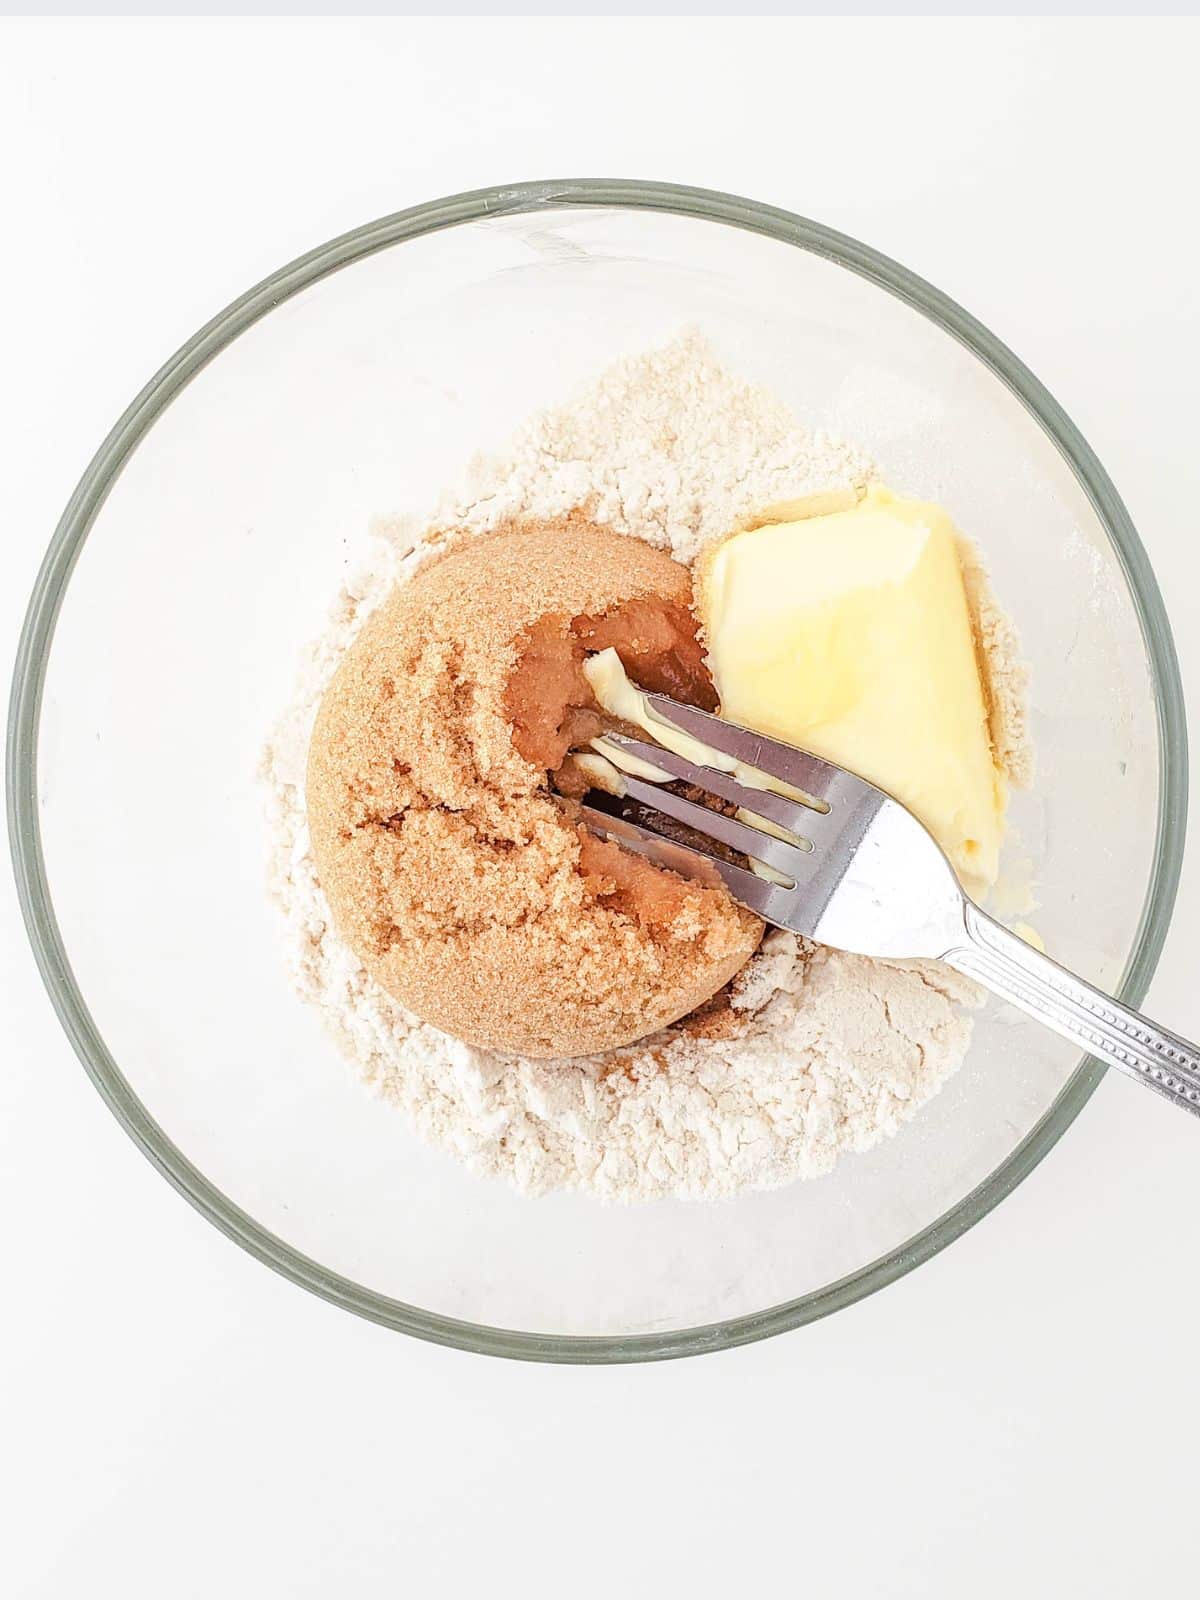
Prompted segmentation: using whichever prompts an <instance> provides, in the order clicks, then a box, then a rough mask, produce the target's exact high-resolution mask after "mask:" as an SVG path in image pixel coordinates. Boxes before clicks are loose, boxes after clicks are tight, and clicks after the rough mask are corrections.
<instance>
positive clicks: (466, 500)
mask: <svg viewBox="0 0 1200 1600" xmlns="http://www.w3.org/2000/svg"><path fill="white" fill-rule="evenodd" d="M871 470H872V469H871V464H870V462H869V461H868V460H867V459H866V457H865V456H864V455H863V454H862V453H861V452H860V451H858V450H856V449H855V448H853V447H852V446H849V445H846V444H843V443H841V442H839V441H837V440H835V439H832V438H828V437H826V436H824V435H822V434H813V433H809V432H806V431H805V430H803V429H801V428H800V427H799V426H798V425H797V423H796V421H795V419H794V418H793V417H792V416H791V415H790V414H789V413H788V412H787V410H786V408H785V407H783V406H782V405H781V403H780V402H779V401H778V400H777V399H776V398H774V397H773V396H771V395H769V394H767V393H766V392H764V391H762V390H759V389H755V388H753V387H751V386H749V385H747V384H744V383H742V382H740V381H738V380H737V379H736V378H734V377H733V376H731V375H730V374H729V373H728V372H727V371H725V370H724V369H723V368H722V367H720V366H719V365H718V364H717V362H716V361H715V359H714V357H713V355H712V353H711V352H710V350H709V349H708V347H707V346H706V345H705V343H704V342H703V340H702V339H700V338H699V337H698V336H696V335H694V334H689V335H685V336H684V337H682V338H680V339H677V340H676V341H674V342H673V343H671V344H669V345H667V346H666V347H665V348H663V349H661V350H657V351H654V352H651V353H649V354H647V355H644V356H640V357H636V358H633V359H629V360H625V361H622V362H619V363H617V364H616V365H615V366H614V367H612V368H611V369H610V370H609V371H608V372H607V373H606V374H604V375H603V376H602V378H601V379H600V380H599V381H598V382H597V383H596V384H595V385H594V386H592V387H591V388H590V389H588V390H586V391H585V392H584V393H582V394H580V395H579V396H577V397H576V398H575V400H574V401H573V402H571V403H570V404H568V405H566V406H564V407H562V408H560V409H556V410H552V411H548V412H545V413H542V414H541V415H539V416H536V417H534V418H533V419H531V420H530V421H529V422H528V423H527V424H526V425H525V426H524V427H523V428H522V429H521V430H520V432H519V433H518V434H517V435H516V437H515V438H514V440H513V441H512V443H511V445H510V446H509V447H508V449H507V450H506V452H505V453H504V454H503V455H502V456H501V457H500V458H497V459H481V460H478V461H476V462H475V463H474V464H473V465H472V466H471V468H470V469H469V471H468V473H467V474H466V476H465V479H464V481H463V483H462V484H461V485H459V486H458V487H457V488H456V489H454V490H453V491H452V492H451V493H450V494H449V495H447V496H446V498H445V499H444V500H443V502H442V503H441V504H440V505H439V506H438V507H437V508H436V510H435V512H434V513H433V514H432V516H428V517H418V516H412V515H409V516H405V517H397V518H393V519H390V520H389V521H387V522H384V523H381V524H380V525H379V526H378V528H377V529H376V538H375V540H374V546H375V548H374V551H373V559H372V561H371V562H370V564H369V565H368V566H367V567H366V568H365V569H364V571H363V573H362V575H361V576H360V578H359V579H358V580H357V581H356V582H354V583H352V584H351V585H349V586H348V587H347V588H346V589H345V590H344V591H343V593H342V594H341V596H340V597H339V600H338V602H337V605H336V606H335V609H334V612H333V615H332V617H331V620H330V625H329V628H328V630H327V632H326V633H325V635H324V636H323V637H322V638H321V639H320V640H318V641H317V642H316V644H315V645H314V646H313V647H312V650H311V651H310V653H309V658H308V660H307V663H306V667H305V672H304V675H303V682H302V684H301V686H300V688H299V691H298V694H297V698H296V701H295V704H294V705H293V707H292V708H291V710H290V711H289V712H288V714H287V715H286V717H285V718H284V720H283V722H282V723H281V725H280V727H279V729H278V730H277V732H276V734H275V735H274V737H273V739H272V740H271V743H270V745H269V746H268V749H267V751H266V754H265V757H264V762H263V772H264V776H265V778H266V781H267V784H268V787H269V791H270V796H271V810H272V837H273V859H272V880H271V886H272V891H273V893H274V895H275V897H276V899H277V900H278V901H279V904H280V906H281V908H282V911H283V914H284V919H285V927H286V935H287V944H288V950H289V956H290V965H291V971H292V976H293V978H294V981H295V984H296V986H297V988H298V989H299V991H300V993H301V994H302V995H303V996H304V997H305V998H307V999H309V1000H311V1001H313V1002H314V1003H315V1004H316V1005H317V1006H318V1007H319V1008H320V1009H321V1011H322V1013H323V1015H324V1016H325V1018H326V1020H327V1022H328V1023H329V1025H330V1026H331V1028H332V1029H333V1031H334V1033H335V1034H336V1036H337V1037H338V1039H339V1041H340V1043H341V1045H342V1047H343V1049H344V1050H345V1052H346V1054H347V1055H348V1056H349V1057H350V1059H351V1060H352V1061H353V1062H354V1064H355V1065H356V1067H357V1068H358V1070H359V1072H360V1073H361V1075H362V1076H363V1078H365V1079H366V1081H367V1082H368V1083H370V1084H372V1085H373V1086H374V1087H375V1088H376V1089H377V1090H378V1091H379V1093H380V1094H381V1095H382V1097H383V1098H385V1099H387V1100H390V1101H393V1102H394V1103H395V1104H397V1105H398V1106H399V1107H401V1109H402V1110H403V1111H404V1112H405V1113H406V1114H407V1116H408V1117H409V1118H410V1120H411V1122H412V1123H413V1125H414V1126H415V1127H416V1129H417V1131H418V1132H419V1133H420V1134H421V1136H422V1137H423V1138H425V1139H426V1140H428V1141H429V1142H430V1143H432V1144H435V1145H438V1146H440V1147H442V1148H444V1149H446V1150H448V1151H450V1152H452V1153H453V1154H455V1155H457V1156H458V1157H460V1158H461V1159H463V1160H464V1161H466V1162H467V1163H468V1165H469V1166H470V1167H471V1168H472V1169H473V1170H475V1171H477V1172H480V1173H484V1174H488V1175H492V1176H497V1177H502V1178H505V1179H507V1180H508V1181H510V1182H511V1183H513V1184H515V1185H516V1186H517V1187H519V1188H521V1189H523V1190H526V1191H528V1192H531V1193H538V1192H542V1191H545V1190H548V1189H554V1188H577V1189H583V1190H587V1191H589V1192H591V1193H593V1194H596V1195H598V1196H600V1197H602V1198H605V1199H612V1200H623V1201H631V1200H644V1199H651V1198H655V1197H660V1196H668V1195H670V1196H676V1197H683V1198H693V1199H701V1198H714V1197H718V1196H722V1195H729V1194H732V1193H735V1192H736V1191H738V1190H741V1189H765V1188H772V1187H776V1186H778V1185H781V1184H784V1183H787V1182H790V1181H792V1180H793V1179H796V1178H803V1177H816V1176H818V1175H820V1174H821V1173H824V1172H827V1171H829V1170H830V1168H831V1167H832V1166H833V1165H834V1163H835V1162H836V1161H837V1159H838V1158H839V1156H840V1155H842V1154H843V1153H846V1152H848V1151H861V1150H866V1149H869V1148H870V1147H871V1146H872V1145H874V1144H877V1143H878V1142H879V1141H880V1140H881V1139H882V1138H884V1137H886V1136H887V1135H889V1134H891V1133H894V1132H895V1131H896V1130H897V1129H898V1128H899V1127H900V1126H901V1125H902V1124H903V1123H904V1122H906V1121H907V1120H909V1118H911V1117H912V1116H913V1114H914V1113H915V1112H916V1111H917V1109H918V1108H919V1107H920V1106H921V1105H922V1104H924V1103H925V1102H926V1101H927V1100H928V1099H929V1098H930V1096H931V1095H933V1094H934V1093H935V1092H936V1091H937V1089H938V1088H939V1087H940V1086H941V1085H942V1083H943V1082H944V1081H945V1080H946V1078H947V1077H948V1076H949V1075H950V1074H951V1073H952V1072H953V1071H954V1070H955V1069H956V1068H957V1067H958V1065H959V1064H960V1063H961V1061H962V1059H963V1056H964V1055H965V1053H966V1049H967V1045H968V1043H969V1040H970V1034H971V1021H970V1016H969V1008H970V1007H972V1006H973V1005H975V1004H977V1003H978V994H977V991H976V990H975V989H974V987H973V986H972V985H971V984H970V983H969V982H967V981H966V980H965V979H963V978H961V977H959V976H958V975H956V974H955V973H953V972H951V971H950V970H949V969H948V968H945V967H943V966H941V965H940V964H939V963H936V962H919V961H912V962H881V961H873V960H868V959H865V958H862V957H857V956H849V955H844V954H841V953H838V952H834V951H830V950H826V949H823V948H820V947H817V946H814V945H812V944H809V943H807V942H805V941H803V940H800V939H797V938H795V937H793V936H792V935H789V934H784V933H782V932H777V931H776V932H769V933H768V934H767V936H766V938H765V940H764V942H763V944H762V946H761V948H760V950H759V951H758V953H757V954H756V955H755V956H754V957H753V958H752V959H751V960H750V962H749V963H748V964H747V965H746V967H745V968H744V969H743V970H742V972H741V973H740V974H739V975H738V977H737V978H736V979H735V980H734V982H733V984H732V986H731V989H730V991H729V993H728V995H727V996H726V997H725V999H724V1001H723V1002H722V1003H721V1004H718V1005H716V1006H713V1007H708V1008H702V1010H701V1012H700V1013H697V1014H695V1015H694V1016H692V1017H691V1018H689V1019H686V1020H685V1021H684V1022H683V1023H681V1024H676V1025H674V1026H673V1027H671V1028H668V1029H666V1030H664V1031H663V1032H661V1033H659V1034H657V1035H655V1036H653V1037H651V1038H648V1039H643V1040H640V1041H639V1042H637V1043H636V1044H634V1045H631V1046H628V1047H626V1048H623V1049H620V1050H615V1051H609V1052H607V1053H606V1054H604V1055H603V1056H598V1057H583V1058H580V1057H573V1058H571V1059H569V1060H565V1061H531V1060H525V1059H522V1058H519V1057H516V1056H511V1055H504V1054H500V1053H498V1052H493V1051H485V1050H479V1049H474V1048H471V1047H469V1046H467V1045H465V1044H463V1043H461V1042H460V1041H458V1040H456V1039H454V1038H452V1037H450V1036H449V1035H447V1034H445V1033H442V1032H439V1031H438V1030H437V1029H435V1028H433V1027H430V1026H429V1025H427V1024H425V1023H423V1022H421V1021H420V1020H419V1019H418V1018H417V1017H415V1016H413V1015H412V1014H410V1013H409V1012H407V1011H405V1010H404V1009H403V1008H402V1007H401V1006H400V1005H399V1004H398V1003H397V1002H396V1001H395V1000H393V999H392V998H391V997H390V996H389V995H388V994H387V993H385V991H384V990H383V989H382V988H381V987H380V986H379V985H378V984H377V983H376V982H375V981H374V980H373V979H372V978H371V977H370V976H369V975H368V973H367V972H366V971H365V970H364V968H363V967H362V965H361V963H360V962H359V961H358V959H357V958H356V957H355V956H354V955H353V954H352V952H351V951H350V950H349V948H348V947H347V946H346V944H345V943H344V942H343V941H342V940H341V939H340V938H339V936H338V934H337V932H336V931H335V929H334V927H333V925H332V922H331V919H330V915H329V910H328V907H327V905H326V902H325V899H324V896H323V895H322V892H321V888H320V885H319V883H318V882H317V878H316V874H315V870H314V865H313V859H312V852H311V846H310V841H309V835H308V825H307V819H306V814H305V796H304V776H305V761H306V753H307V748H308V740H309V734H310V730H311V727H312V722H313V717H314V714H315V710H316V706H317V704H318V702H319V700H320V698H321V695H322V693H323V691H324V689H325V687H326V685H327V684H328V682H329V681H330V679H331V677H332V675H333V673H334V671H335V670H336V668H337V665H338V662H339V660H340V659H341V656H342V654H343V653H344V651H345V650H346V648H347V646H348V645H349V643H350V642H351V640H352V639H354V637H355V636H356V634H357V632H358V630H359V628H360V627H361V625H362V623H363V622H364V620H365V619H366V617H367V616H368V615H369V614H370V612H371V611H372V610H373V609H374V607H375V606H376V605H378V603H379V602H380V601H381V599H382V598H383V597H384V595H385V594H387V592H388V591H389V589H390V588H391V586H392V585H393V584H394V583H396V582H401V583H402V582H404V581H405V580H406V579H407V578H408V577H410V576H411V575H412V574H413V572H415V571H416V570H417V569H418V568H419V567H420V566H421V565H422V564H423V562H424V561H425V560H427V559H428V558H429V557H430V556H431V555H432V554H434V553H435V552H440V551H442V550H445V549H446V548H447V546H448V544H450V543H452V542H457V541H460V540H463V539H468V538H470V537H472V536H474V535H478V534H481V533H487V532H491V531H492V530H494V529H496V528H498V527H502V526H504V525H506V524H508V523H510V522H512V521H513V520H514V519H520V518H536V519H539V520H552V519H554V518H557V517H562V516H564V515H566V514H568V513H570V512H572V511H576V510H582V511H584V512H585V513H586V514H587V515H588V516H589V517H590V518H591V519H592V520H594V521H596V522H599V523H603V524H607V525H609V526H611V527H613V528H615V529H616V530H617V531H619V532H622V533H627V534H631V535H633V536H635V537H638V538H642V539H645V540H646V541H647V542H649V543H651V544H653V545H656V546H658V547H659V548H662V549H665V550H667V551H669V552H670V553H671V554H672V555H673V556H675V557H676V559H678V560H680V561H683V562H685V563H688V562H690V561H691V560H692V559H693V558H694V557H695V555H696V554H697V553H698V552H699V551H700V549H702V548H703V547H704V545H705V544H707V543H708V542H709V541H710V540H711V539H713V538H715V537H718V536H720V535H722V534H724V533H726V532H728V531H729V529H730V528H732V527H733V526H735V525H736V524H738V523H739V521H743V520H745V519H747V518H750V517H753V516H755V515H757V514H758V513H760V512H761V511H762V510H763V509H764V508H765V507H767V506H769V505H773V504H777V503H779V502H785V501H789V500H795V499H802V498H805V497H808V496H812V495H816V494H822V493H825V492H827V491H837V490H843V491H844V490H846V489H851V490H858V489H861V488H862V487H863V486H864V485H865V484H866V483H867V481H868V480H869V479H870V477H871ZM968 592H969V595H970V599H971V604H972V608H973V614H974V620H975V624H976V633H977V639H978V643H979V647H980V650H981V653H982V656H983V658H984V664H985V669H986V670H985V677H986V680H987V684H988V689H989V692H990V706H991V717H992V737H993V744H994V748H995V750H996V752H997V755H998V758H999V759H1001V760H1002V762H1003V764H1004V765H1005V767H1006V769H1007V770H1008V773H1009V775H1010V776H1011V777H1012V778H1013V779H1014V781H1020V780H1021V779H1022V778H1023V777H1024V775H1025V774H1026V772H1027V768H1028V748H1027V743H1026V739H1025V735H1024V720H1023V694H1024V684H1023V678H1022V675H1021V671H1020V669H1019V666H1018V664H1017V659H1016V642H1015V637H1014V635H1013V633H1012V630H1011V628H1010V627H1008V626H1007V625H1006V623H1005V619H1004V618H1003V614H1002V613H1001V612H1000V611H999V609H998V607H997V606H996V604H995V601H994V598H993V597H992V595H991V591H990V587H989V586H988V584H987V581H986V577H985V575H984V574H983V572H982V569H981V568H980V567H979V565H978V563H977V561H976V560H975V559H974V557H973V556H972V557H971V558H970V564H969V583H968Z"/></svg>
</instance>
